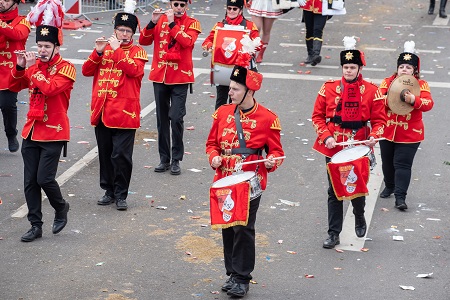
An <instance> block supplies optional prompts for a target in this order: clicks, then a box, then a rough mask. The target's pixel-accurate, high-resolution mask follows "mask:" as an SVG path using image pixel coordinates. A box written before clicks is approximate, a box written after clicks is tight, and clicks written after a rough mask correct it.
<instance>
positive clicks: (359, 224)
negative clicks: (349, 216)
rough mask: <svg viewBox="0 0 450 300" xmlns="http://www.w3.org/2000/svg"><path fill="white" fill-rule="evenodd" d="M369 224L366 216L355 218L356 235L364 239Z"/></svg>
mask: <svg viewBox="0 0 450 300" xmlns="http://www.w3.org/2000/svg"><path fill="white" fill-rule="evenodd" d="M366 230H367V224H366V218H364V215H362V216H355V233H356V236H357V237H364V236H365V235H366Z"/></svg>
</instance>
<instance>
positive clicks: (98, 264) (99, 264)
mask: <svg viewBox="0 0 450 300" xmlns="http://www.w3.org/2000/svg"><path fill="white" fill-rule="evenodd" d="M103 264H104V262H99V263H97V264H95V265H96V266H103Z"/></svg>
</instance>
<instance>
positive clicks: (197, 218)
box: [191, 216, 200, 220]
mask: <svg viewBox="0 0 450 300" xmlns="http://www.w3.org/2000/svg"><path fill="white" fill-rule="evenodd" d="M191 219H194V220H199V219H200V216H192V217H191Z"/></svg>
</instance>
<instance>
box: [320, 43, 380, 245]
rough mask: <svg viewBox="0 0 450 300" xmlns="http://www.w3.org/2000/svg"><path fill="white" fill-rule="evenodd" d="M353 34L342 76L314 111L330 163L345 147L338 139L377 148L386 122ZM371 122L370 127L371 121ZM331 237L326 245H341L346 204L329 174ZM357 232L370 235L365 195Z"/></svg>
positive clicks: (358, 206) (358, 203)
mask: <svg viewBox="0 0 450 300" xmlns="http://www.w3.org/2000/svg"><path fill="white" fill-rule="evenodd" d="M355 45H356V40H355V39H354V38H353V37H345V38H344V46H345V49H346V50H344V51H342V52H341V55H340V57H341V66H342V79H340V80H328V81H327V82H325V83H324V84H323V85H322V87H321V88H320V91H319V93H318V95H317V98H316V102H315V104H314V110H313V113H312V122H313V126H314V129H315V130H316V133H317V139H316V142H315V143H314V146H313V149H314V150H316V151H318V152H319V153H321V154H323V155H325V160H326V163H327V164H328V163H329V162H330V160H331V157H332V156H333V155H334V154H336V153H337V152H339V151H340V150H343V149H344V147H343V146H337V145H336V143H338V142H345V141H347V140H348V139H354V140H360V141H363V140H368V142H366V145H367V146H369V147H373V146H374V145H375V144H376V140H375V139H376V138H381V136H382V134H383V131H384V127H385V124H386V114H385V111H384V106H383V105H384V103H383V101H379V100H375V99H378V98H379V97H376V93H377V87H376V85H374V84H373V83H370V82H368V81H365V80H363V78H362V75H361V74H360V73H361V70H362V68H363V66H365V65H366V63H365V59H364V53H363V52H362V51H359V50H356V49H355ZM369 122H370V126H369V124H368V123H369ZM328 182H329V187H328V238H327V239H326V240H325V241H324V243H323V247H324V248H328V249H331V248H334V247H335V246H336V245H339V243H340V241H339V234H340V232H341V231H342V223H343V219H344V218H343V203H342V201H339V200H338V199H337V197H336V194H335V191H334V189H333V186H332V183H331V181H330V176H329V175H328ZM351 201H352V205H353V213H354V215H355V232H356V235H357V236H358V237H363V236H364V235H365V234H366V227H367V226H366V220H365V218H364V206H365V203H366V198H365V196H361V197H355V198H353V200H351Z"/></svg>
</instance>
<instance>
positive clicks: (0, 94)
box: [0, 90, 17, 137]
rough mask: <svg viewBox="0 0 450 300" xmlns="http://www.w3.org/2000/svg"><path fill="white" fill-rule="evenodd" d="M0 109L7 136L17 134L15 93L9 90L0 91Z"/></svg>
mask: <svg viewBox="0 0 450 300" xmlns="http://www.w3.org/2000/svg"><path fill="white" fill-rule="evenodd" d="M0 109H1V110H2V115H3V125H4V126H5V133H6V136H7V137H14V136H16V135H17V128H16V127H17V93H16V92H11V91H10V90H1V91H0Z"/></svg>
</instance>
